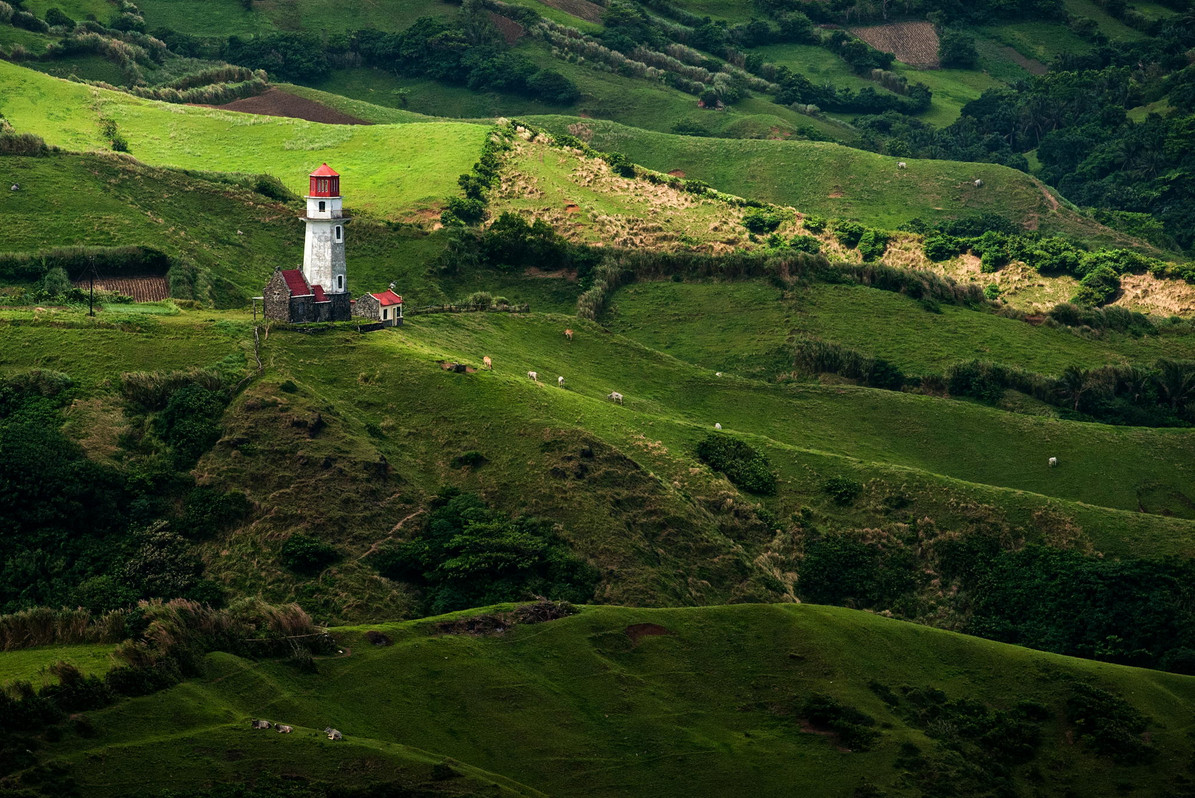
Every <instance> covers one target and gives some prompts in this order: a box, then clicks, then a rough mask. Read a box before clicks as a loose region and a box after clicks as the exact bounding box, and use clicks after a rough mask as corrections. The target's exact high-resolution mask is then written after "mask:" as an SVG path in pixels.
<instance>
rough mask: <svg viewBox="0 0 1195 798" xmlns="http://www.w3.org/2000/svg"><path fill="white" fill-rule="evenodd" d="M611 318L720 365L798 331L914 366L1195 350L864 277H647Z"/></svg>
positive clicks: (914, 369) (621, 327) (668, 347)
mask: <svg viewBox="0 0 1195 798" xmlns="http://www.w3.org/2000/svg"><path fill="white" fill-rule="evenodd" d="M877 319H882V320H883V322H882V324H883V334H882V335H877V334H876V326H875V320H877ZM607 322H608V325H609V326H610V328H611V329H612V330H614V331H615V332H618V333H622V334H624V335H627V336H629V337H632V338H634V339H635V340H637V341H640V342H641V343H644V344H646V345H647V346H650V347H652V348H654V349H659V350H660V351H663V352H667V353H668V354H671V355H675V356H676V357H679V358H681V359H683V360H688V361H690V362H693V363H698V364H700V365H703V366H705V367H707V368H711V369H716V370H730V369H731V368H733V367H734V366H733V364H736V363H738V364H741V363H744V362H751V361H752V360H756V361H759V362H761V364H763V365H771V363H772V361H773V360H774V352H775V350H776V349H778V348H779V347H782V346H783V345H784V343H785V341H786V339H787V338H788V337H789V336H790V335H793V334H795V335H798V336H801V337H812V338H822V339H824V340H827V341H835V342H838V343H841V344H843V345H845V346H847V347H850V348H852V349H857V350H860V351H862V352H865V353H867V354H869V355H873V356H877V357H883V358H886V359H888V360H891V361H892V362H894V363H896V364H897V365H898V366H900V367H901V368H902V369H904V370H905V371H906V372H908V373H911V374H923V373H941V372H942V371H943V370H944V369H945V367H946V366H948V365H950V364H952V363H957V362H959V361H963V360H970V359H972V358H980V359H985V360H996V361H999V362H1002V363H1007V364H1009V365H1015V366H1019V367H1021V368H1024V369H1028V370H1029V371H1036V372H1039V373H1042V374H1059V373H1061V372H1062V370H1063V369H1064V368H1066V367H1067V366H1069V365H1078V366H1080V367H1082V368H1094V367H1097V366H1100V365H1104V364H1106V363H1114V362H1121V361H1125V360H1128V361H1132V362H1137V363H1141V362H1152V361H1153V360H1155V359H1157V358H1159V357H1174V358H1191V357H1195V335H1190V334H1187V335H1181V336H1179V335H1173V336H1171V335H1167V336H1143V337H1141V338H1134V337H1132V336H1129V335H1125V334H1121V333H1108V334H1107V335H1106V336H1104V337H1102V338H1094V339H1093V338H1084V337H1081V336H1080V335H1077V334H1075V333H1074V332H1072V331H1070V330H1068V329H1066V328H1054V327H1034V326H1032V325H1030V324H1026V323H1025V322H1022V321H1017V320H1014V319H1009V318H1004V317H1001V316H996V315H993V314H990V313H979V312H976V311H973V310H968V309H966V308H962V307H955V306H951V305H945V306H942V308H941V313H929V312H927V311H926V310H925V309H924V308H922V307H921V305H920V304H919V303H917V302H916V301H915V300H912V299H910V298H908V297H906V296H903V295H900V294H894V293H892V292H889V291H880V290H877V289H873V288H866V287H863V286H846V285H825V284H815V285H812V286H809V287H806V288H797V289H795V290H794V291H792V292H791V294H790V295H789V296H788V297H787V298H785V297H783V296H782V294H781V292H780V291H779V290H778V289H776V288H773V287H772V286H769V285H766V284H764V283H761V282H742V283H721V284H719V283H640V284H635V285H630V286H627V287H625V288H623V289H621V290H619V292H618V293H617V294H615V296H614V299H613V301H612V304H611V311H610V314H609V317H608V320H607Z"/></svg>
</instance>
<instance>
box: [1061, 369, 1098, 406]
mask: <svg viewBox="0 0 1195 798" xmlns="http://www.w3.org/2000/svg"><path fill="white" fill-rule="evenodd" d="M1089 376H1090V375H1089V373H1088V372H1086V371H1084V370H1083V369H1081V368H1079V367H1078V366H1067V367H1066V368H1065V369H1064V370H1063V372H1062V376H1061V377H1059V378H1058V393H1059V394H1060V395H1061V396H1062V398H1063V399H1066V400H1068V401H1071V402H1072V403H1073V404H1072V408H1071V409H1072V410H1075V411H1076V412H1078V410H1079V401H1080V400H1081V399H1082V398H1083V394H1085V393H1087V390H1088V389H1089V388H1090V387H1091V383H1090V380H1089Z"/></svg>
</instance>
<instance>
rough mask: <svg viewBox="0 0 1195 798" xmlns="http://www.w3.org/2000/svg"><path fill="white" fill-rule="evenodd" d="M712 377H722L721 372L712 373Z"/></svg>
mask: <svg viewBox="0 0 1195 798" xmlns="http://www.w3.org/2000/svg"><path fill="white" fill-rule="evenodd" d="M714 376H715V377H721V376H722V372H720V371H715V372H714Z"/></svg>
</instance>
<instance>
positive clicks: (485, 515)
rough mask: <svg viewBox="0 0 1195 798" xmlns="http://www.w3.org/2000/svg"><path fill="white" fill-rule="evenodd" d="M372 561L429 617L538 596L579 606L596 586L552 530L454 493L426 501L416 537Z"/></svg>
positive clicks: (546, 524) (590, 572) (592, 573)
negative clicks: (416, 594)
mask: <svg viewBox="0 0 1195 798" xmlns="http://www.w3.org/2000/svg"><path fill="white" fill-rule="evenodd" d="M370 561H371V563H372V564H373V565H374V567H375V568H377V569H378V571H379V572H380V573H381V574H382V575H383V576H385V577H387V578H389V579H400V580H404V581H408V582H413V583H415V584H417V585H420V586H421V587H423V590H424V608H425V611H426V612H427V613H428V614H440V613H444V612H450V611H452V610H460V609H465V608H468V607H478V606H484V605H486V604H495V603H498V602H502V601H525V600H528V599H532V598H535V597H536V596H544V597H546V598H550V599H555V600H561V601H572V602H578V603H583V602H586V601H589V600H590V599H592V598H593V591H594V589H595V588H596V587H597V583H598V580H599V575H598V572H597V570H596V569H595V568H593V566H591V565H589V564H588V563H586V562H584V561H583V560H581V559H579V558H577V557H576V556H575V555H573V553H572V552H571V551H570V550H569V548H568V546H567V545H566V544H565V542H564V541H563V540H561V538H560V537H559V536H558V535H557V533H556V531H555V529H554V527H553V524H552V523H550V522H548V521H541V520H538V519H534V518H527V517H517V518H511V517H510V516H507V515H505V514H503V513H500V512H498V511H495V510H492V509H490V508H488V507H486V506H485V504H484V503H483V502H482V501H481V499H480V498H478V497H477V496H476V495H474V494H472V493H461V492H460V491H458V490H456V489H445V490H444V491H442V492H441V493H440V495H439V496H438V497H436V499H434V500H433V501H432V503H431V509H430V512H429V513H428V516H427V522H426V524H425V525H424V527H423V529H422V530H420V531H419V532H418V533H416V535H415V536H414V537H412V538H411V539H410V540H408V541H406V542H404V543H399V544H389V545H386V546H384V547H383V548H382V549H381V550H380V551H379V552H378V553H377V554H376V555H374V556H373V557H371V558H370Z"/></svg>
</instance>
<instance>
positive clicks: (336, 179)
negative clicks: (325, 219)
mask: <svg viewBox="0 0 1195 798" xmlns="http://www.w3.org/2000/svg"><path fill="white" fill-rule="evenodd" d="M309 196H312V197H339V196H340V175H339V174H337V173H336V172H334V171H333V170H332V167H330V166H328V165H327V164H324V165H323V166H321V167H320V168H319V169H316V170H315V171H314V172H312V173H311V190H310V194H309Z"/></svg>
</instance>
